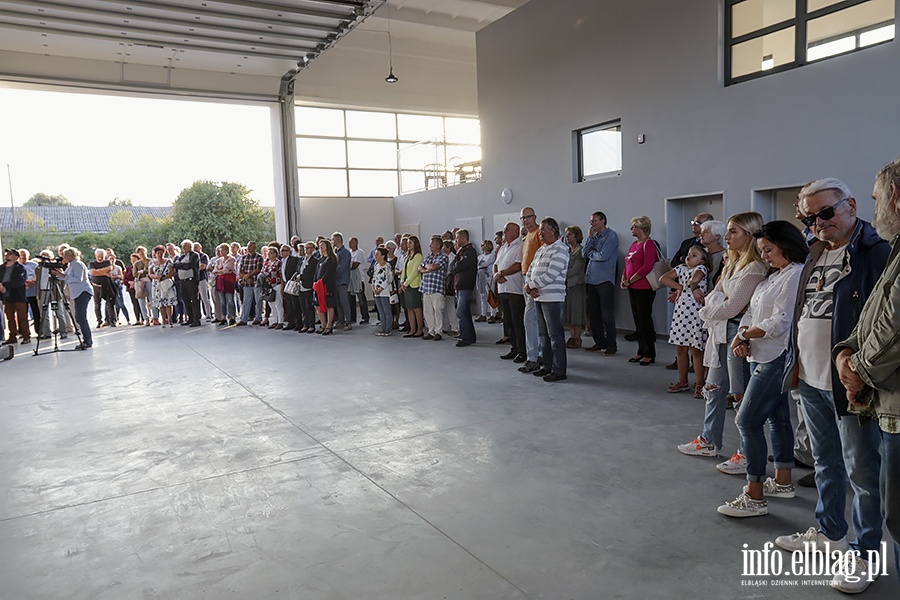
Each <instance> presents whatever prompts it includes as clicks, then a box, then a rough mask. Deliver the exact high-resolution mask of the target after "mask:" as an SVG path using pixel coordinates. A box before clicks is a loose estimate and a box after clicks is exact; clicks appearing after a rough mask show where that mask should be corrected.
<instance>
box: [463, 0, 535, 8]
mask: <svg viewBox="0 0 900 600" xmlns="http://www.w3.org/2000/svg"><path fill="white" fill-rule="evenodd" d="M462 1H463V2H469V3H470V4H484V5H487V6H498V7H503V8H510V9H516V8H519V7H520V6H522V5H523V4H525V2H527V1H528V0H462Z"/></svg>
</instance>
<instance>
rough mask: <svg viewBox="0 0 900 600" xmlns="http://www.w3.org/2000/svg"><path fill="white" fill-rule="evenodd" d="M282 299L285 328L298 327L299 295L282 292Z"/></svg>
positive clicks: (299, 316)
mask: <svg viewBox="0 0 900 600" xmlns="http://www.w3.org/2000/svg"><path fill="white" fill-rule="evenodd" d="M281 297H282V298H283V299H284V320H285V321H286V322H287V329H300V327H302V325H300V318H301V315H300V297H299V296H292V295H290V294H288V293H284V292H283V293H282V294H281Z"/></svg>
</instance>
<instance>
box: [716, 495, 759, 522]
mask: <svg viewBox="0 0 900 600" xmlns="http://www.w3.org/2000/svg"><path fill="white" fill-rule="evenodd" d="M716 510H718V511H719V512H720V513H721V514H723V515H728V516H729V517H761V516H763V515H767V514H769V503H768V502H766V500H765V499H763V500H754V499H753V498H751V497H750V496H749V494H747V492H741V494H740V495H739V496H738V497H737V498H735V499H734V500H732V501H731V502H726V503H725V504H723V505H722V506H720V507H719V508H718V509H716Z"/></svg>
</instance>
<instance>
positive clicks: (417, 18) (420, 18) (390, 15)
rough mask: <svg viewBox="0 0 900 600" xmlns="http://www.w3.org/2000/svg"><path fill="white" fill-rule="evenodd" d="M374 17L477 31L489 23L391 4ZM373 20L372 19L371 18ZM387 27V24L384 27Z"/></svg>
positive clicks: (382, 8) (386, 5) (383, 7)
mask: <svg viewBox="0 0 900 600" xmlns="http://www.w3.org/2000/svg"><path fill="white" fill-rule="evenodd" d="M373 17H374V18H381V19H384V20H386V19H390V20H391V21H396V22H398V23H411V24H414V25H427V26H430V27H441V28H445V29H458V30H460V31H469V32H472V33H475V32H476V31H478V30H479V29H481V28H482V27H484V26H485V25H487V23H485V22H483V21H477V20H475V19H466V18H463V17H451V16H450V15H447V14H441V13H438V12H426V11H424V10H420V9H416V8H406V7H403V8H399V9H398V8H395V7H394V6H392V5H390V4H385V5H384V6H382V7H381V8H380V9H379V10H378V12H376V13H375V14H374V15H373ZM370 20H371V19H370ZM384 28H385V29H387V26H385V27H384Z"/></svg>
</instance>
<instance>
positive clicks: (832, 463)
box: [799, 379, 882, 552]
mask: <svg viewBox="0 0 900 600" xmlns="http://www.w3.org/2000/svg"><path fill="white" fill-rule="evenodd" d="M799 391H800V408H801V409H802V410H803V419H804V421H805V422H806V429H807V431H808V432H809V440H810V445H811V446H812V455H813V459H814V460H815V465H816V488H818V490H819V500H818V502H817V503H816V522H817V523H818V525H819V530H820V531H822V533H824V534H825V535H826V536H828V537H829V538H830V539H832V540H839V539H841V538H842V537H844V536H845V535H847V519H846V518H845V517H844V513H845V511H846V503H847V502H846V500H847V477H848V476H849V478H850V485H851V486H852V488H853V508H852V512H851V515H852V518H853V531H854V532H856V542H855V543H853V544H852V546H853V548H854V549H855V550H860V551H861V552H865V551H867V550H875V549H877V548H878V547H879V544H880V543H881V533H882V531H881V497H880V495H879V492H878V477H879V471H880V470H881V453H880V448H879V447H880V445H881V435H880V432H879V429H878V424H877V423H875V422H874V421H871V420H864V421H862V420H860V418H859V417H857V416H855V415H846V416H842V417H838V414H837V411H836V410H835V408H834V395H833V394H832V392H831V391H830V390H820V389H818V388H815V387H813V386H811V385H809V384H807V383H806V382H805V381H803V380H802V379H801V380H800V387H799Z"/></svg>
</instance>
